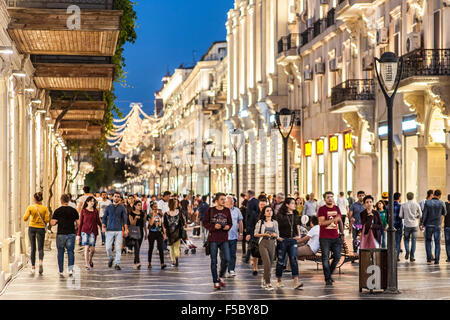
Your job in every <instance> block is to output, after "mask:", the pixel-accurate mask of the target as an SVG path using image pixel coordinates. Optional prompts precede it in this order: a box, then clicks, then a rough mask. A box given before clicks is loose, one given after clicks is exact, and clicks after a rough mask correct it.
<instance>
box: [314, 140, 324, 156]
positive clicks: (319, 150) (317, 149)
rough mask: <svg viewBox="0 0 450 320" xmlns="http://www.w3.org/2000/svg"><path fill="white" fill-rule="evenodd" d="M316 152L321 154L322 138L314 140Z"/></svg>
mask: <svg viewBox="0 0 450 320" xmlns="http://www.w3.org/2000/svg"><path fill="white" fill-rule="evenodd" d="M316 153H317V154H323V140H317V142H316Z"/></svg>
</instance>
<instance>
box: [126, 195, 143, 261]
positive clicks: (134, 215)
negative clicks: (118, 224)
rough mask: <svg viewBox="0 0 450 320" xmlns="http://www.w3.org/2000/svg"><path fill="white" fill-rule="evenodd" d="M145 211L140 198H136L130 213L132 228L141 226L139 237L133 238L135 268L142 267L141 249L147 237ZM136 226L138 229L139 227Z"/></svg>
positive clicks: (129, 218)
mask: <svg viewBox="0 0 450 320" xmlns="http://www.w3.org/2000/svg"><path fill="white" fill-rule="evenodd" d="M145 216H146V215H145V212H144V211H142V202H141V201H140V200H136V201H135V202H134V203H133V205H132V207H131V211H130V213H129V214H128V220H129V223H130V228H131V229H133V228H136V227H137V228H139V236H140V237H139V238H137V237H136V236H135V237H134V238H133V241H132V242H133V251H134V268H135V269H137V270H140V269H141V259H140V251H141V245H142V241H143V240H144V238H147V229H146V228H144V226H145ZM137 228H136V229H137Z"/></svg>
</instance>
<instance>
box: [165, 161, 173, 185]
mask: <svg viewBox="0 0 450 320" xmlns="http://www.w3.org/2000/svg"><path fill="white" fill-rule="evenodd" d="M171 169H172V162H170V161H167V162H166V170H167V190H168V191H170V170H171Z"/></svg>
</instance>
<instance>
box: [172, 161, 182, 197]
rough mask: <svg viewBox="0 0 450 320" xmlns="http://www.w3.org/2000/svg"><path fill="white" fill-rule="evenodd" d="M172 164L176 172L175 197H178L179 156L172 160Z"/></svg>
mask: <svg viewBox="0 0 450 320" xmlns="http://www.w3.org/2000/svg"><path fill="white" fill-rule="evenodd" d="M173 164H174V166H175V169H176V172H177V196H178V195H179V194H178V170H179V169H180V165H181V158H180V156H179V155H176V156H175V157H174V158H173Z"/></svg>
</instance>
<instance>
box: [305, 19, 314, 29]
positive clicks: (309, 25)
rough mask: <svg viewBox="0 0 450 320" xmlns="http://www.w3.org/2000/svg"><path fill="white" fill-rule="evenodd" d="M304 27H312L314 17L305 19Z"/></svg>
mask: <svg viewBox="0 0 450 320" xmlns="http://www.w3.org/2000/svg"><path fill="white" fill-rule="evenodd" d="M306 27H307V28H308V29H309V28H313V27H314V19H313V18H310V19H307V20H306Z"/></svg>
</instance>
